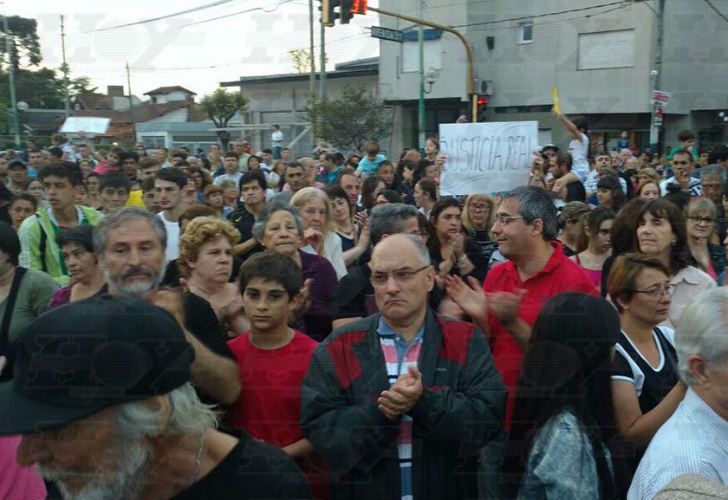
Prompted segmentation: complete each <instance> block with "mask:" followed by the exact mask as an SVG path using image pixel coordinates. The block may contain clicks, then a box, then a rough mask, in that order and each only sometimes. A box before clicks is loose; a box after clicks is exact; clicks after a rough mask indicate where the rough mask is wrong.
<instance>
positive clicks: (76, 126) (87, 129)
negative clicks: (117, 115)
mask: <svg viewBox="0 0 728 500" xmlns="http://www.w3.org/2000/svg"><path fill="white" fill-rule="evenodd" d="M109 123H111V118H96V117H88V116H70V117H68V118H66V121H64V122H63V125H62V126H61V132H63V133H65V134H78V133H82V132H83V133H85V134H86V135H89V136H93V135H104V134H105V133H106V131H107V130H108V128H109Z"/></svg>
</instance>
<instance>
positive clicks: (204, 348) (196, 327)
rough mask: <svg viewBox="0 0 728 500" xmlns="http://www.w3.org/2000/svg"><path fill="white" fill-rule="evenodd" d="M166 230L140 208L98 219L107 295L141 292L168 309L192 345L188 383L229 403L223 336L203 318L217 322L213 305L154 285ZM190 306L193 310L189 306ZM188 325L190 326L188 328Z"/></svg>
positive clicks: (231, 363)
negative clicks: (212, 332) (215, 333)
mask: <svg viewBox="0 0 728 500" xmlns="http://www.w3.org/2000/svg"><path fill="white" fill-rule="evenodd" d="M166 244H167V235H166V231H165V228H164V225H163V223H162V221H161V220H160V219H159V217H157V216H155V215H154V214H152V213H149V212H146V211H144V210H141V209H139V208H125V209H122V210H120V211H119V212H117V213H115V214H112V215H109V216H107V217H105V218H104V219H102V221H101V223H100V224H99V225H98V226H97V227H96V228H95V230H94V251H95V252H96V254H97V255H98V257H99V264H100V266H101V269H102V270H103V271H104V275H105V277H106V282H107V284H108V286H109V293H110V294H111V295H131V296H135V297H146V298H147V300H149V301H151V302H152V303H156V304H158V305H161V306H163V307H165V308H166V309H168V310H170V311H171V312H172V313H173V314H174V315H175V316H176V317H177V319H178V321H179V322H180V324H182V325H185V327H186V328H185V329H184V332H185V336H186V338H187V341H188V342H189V343H190V344H191V345H192V347H194V349H195V359H194V362H193V363H192V382H193V383H194V384H195V386H197V388H198V389H199V390H200V391H201V392H202V394H201V395H202V396H204V397H203V400H204V401H205V402H218V403H222V404H232V403H233V402H235V400H236V399H237V397H238V394H239V393H240V376H239V373H238V367H237V364H236V363H235V360H234V357H233V355H232V353H231V352H230V350H229V349H228V347H227V344H226V339H224V338H217V337H215V336H213V335H210V334H209V330H208V329H206V328H204V326H205V325H206V324H208V321H207V320H205V319H204V317H205V316H207V317H210V318H211V319H210V321H217V318H216V317H215V312H214V311H213V310H212V308H210V307H209V305H208V306H207V308H200V306H199V304H194V305H193V304H191V303H189V302H184V303H183V300H182V297H181V296H180V295H179V294H178V293H176V292H172V291H160V290H158V287H159V284H160V282H161V280H162V277H163V275H164V269H165V268H166V261H165V256H164V255H165V253H164V252H165V248H166ZM192 307H194V308H195V309H194V310H192V309H191V308H192ZM188 330H189V331H188Z"/></svg>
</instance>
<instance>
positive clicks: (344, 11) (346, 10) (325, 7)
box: [319, 0, 367, 27]
mask: <svg viewBox="0 0 728 500" xmlns="http://www.w3.org/2000/svg"><path fill="white" fill-rule="evenodd" d="M337 9H338V12H337ZM319 10H320V11H321V23H322V24H323V25H324V26H327V27H330V26H333V25H334V24H336V20H337V19H338V20H339V23H341V24H349V21H351V19H352V18H353V17H354V14H366V13H367V0H321V6H319Z"/></svg>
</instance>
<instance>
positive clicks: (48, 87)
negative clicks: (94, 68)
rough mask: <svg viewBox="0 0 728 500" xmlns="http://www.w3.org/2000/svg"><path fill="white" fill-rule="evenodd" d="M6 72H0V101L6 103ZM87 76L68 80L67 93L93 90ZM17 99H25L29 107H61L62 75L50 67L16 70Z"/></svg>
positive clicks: (86, 92) (80, 93) (84, 93)
mask: <svg viewBox="0 0 728 500" xmlns="http://www.w3.org/2000/svg"><path fill="white" fill-rule="evenodd" d="M8 85H9V80H8V74H7V73H6V72H4V71H2V72H0V102H2V103H4V104H5V105H7V101H8V99H9V97H8V96H9V93H10V91H9V88H8ZM93 90H94V89H92V88H90V83H89V80H88V78H85V77H81V78H76V79H74V80H71V81H70V82H69V94H70V96H71V97H73V96H76V95H86V94H89V93H91V92H93ZM15 94H16V97H17V101H18V102H20V101H25V102H27V103H28V105H29V106H30V107H31V108H46V109H54V108H55V109H60V108H63V77H62V76H61V75H59V74H57V73H56V71H55V70H53V69H50V68H40V69H38V70H36V71H28V70H24V69H21V70H18V71H17V72H16V73H15Z"/></svg>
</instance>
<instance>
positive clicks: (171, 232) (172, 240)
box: [157, 212, 179, 262]
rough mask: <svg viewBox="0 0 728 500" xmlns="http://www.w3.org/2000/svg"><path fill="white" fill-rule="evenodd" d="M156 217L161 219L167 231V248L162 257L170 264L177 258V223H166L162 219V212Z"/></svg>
mask: <svg viewBox="0 0 728 500" xmlns="http://www.w3.org/2000/svg"><path fill="white" fill-rule="evenodd" d="M157 216H158V217H159V218H160V219H162V222H163V223H164V228H165V229H166V230H167V248H165V249H164V256H165V257H166V258H167V262H170V261H173V260H174V259H176V258H177V257H179V222H170V221H168V220H167V219H165V218H164V212H159V213H158V214H157Z"/></svg>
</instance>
